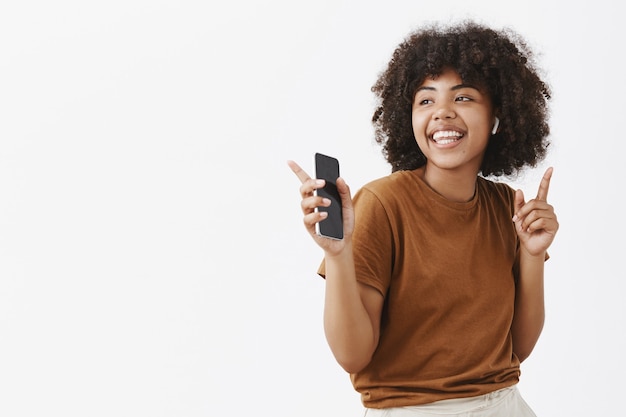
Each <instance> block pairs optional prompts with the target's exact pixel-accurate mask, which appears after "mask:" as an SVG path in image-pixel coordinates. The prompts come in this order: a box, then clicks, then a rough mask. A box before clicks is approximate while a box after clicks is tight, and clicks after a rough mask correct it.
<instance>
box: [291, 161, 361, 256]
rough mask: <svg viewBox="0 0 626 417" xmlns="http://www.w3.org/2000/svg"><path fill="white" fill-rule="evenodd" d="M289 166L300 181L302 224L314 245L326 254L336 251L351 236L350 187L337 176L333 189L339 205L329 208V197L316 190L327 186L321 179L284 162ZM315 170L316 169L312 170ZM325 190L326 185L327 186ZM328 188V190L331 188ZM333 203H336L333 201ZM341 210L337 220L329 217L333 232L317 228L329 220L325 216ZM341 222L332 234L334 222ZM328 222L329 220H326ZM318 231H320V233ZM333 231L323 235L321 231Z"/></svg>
mask: <svg viewBox="0 0 626 417" xmlns="http://www.w3.org/2000/svg"><path fill="white" fill-rule="evenodd" d="M287 164H288V165H289V168H291V170H292V171H293V173H294V174H296V176H297V177H298V179H299V180H300V183H301V185H300V195H301V196H302V201H301V208H302V212H303V214H304V219H303V220H304V226H305V228H306V230H307V231H308V232H309V234H310V235H311V236H312V237H313V239H314V240H315V241H316V242H317V244H318V245H319V246H320V247H321V248H322V249H323V250H324V251H325V252H328V253H329V254H337V253H339V252H341V250H342V249H343V248H344V247H345V244H346V241H347V240H349V239H350V238H351V236H352V231H353V230H354V210H353V209H352V197H351V196H350V188H349V187H348V185H347V184H346V182H345V181H344V180H343V178H341V177H338V178H337V179H336V184H335V185H336V191H337V193H338V196H339V199H340V201H341V203H340V204H341V206H340V207H335V210H330V207H331V206H332V205H333V201H332V197H329V196H328V195H327V194H325V193H323V192H320V190H323V189H324V187H325V186H326V185H327V184H326V182H327V181H326V180H324V179H321V178H319V179H314V178H311V177H310V176H309V175H308V174H307V173H306V172H305V171H304V170H303V169H302V168H301V167H300V166H299V165H298V164H297V163H296V162H294V161H288V162H287ZM316 170H317V171H319V168H318V169H316ZM327 189H328V188H327ZM331 191H332V189H331ZM335 204H336V203H335ZM337 213H341V219H340V220H341V221H339V222H338V221H337V219H333V220H334V222H333V223H332V225H334V226H335V227H334V229H335V230H334V231H333V230H330V231H328V230H327V229H328V228H325V227H321V226H322V224H323V223H325V222H330V219H329V216H333V215H335V216H336V215H337ZM341 223H343V233H342V235H341V236H340V234H338V233H336V232H337V230H336V225H337V224H341ZM328 224H329V225H331V223H328ZM330 229H333V227H331V228H330ZM320 232H321V233H320ZM325 232H326V233H328V234H333V235H334V236H331V237H327V236H324V233H325Z"/></svg>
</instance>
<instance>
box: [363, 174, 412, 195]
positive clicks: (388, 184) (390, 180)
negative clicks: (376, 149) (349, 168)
mask: <svg viewBox="0 0 626 417" xmlns="http://www.w3.org/2000/svg"><path fill="white" fill-rule="evenodd" d="M414 184H415V179H414V174H412V173H411V171H396V172H394V173H392V174H389V175H387V176H385V177H381V178H378V179H376V180H373V181H371V182H369V183H367V184H365V185H364V186H363V187H362V188H361V190H359V191H360V192H363V191H365V192H368V193H371V194H374V195H376V196H379V197H381V198H384V197H385V196H390V195H394V194H397V192H398V191H400V190H402V189H406V188H411V187H412V186H414Z"/></svg>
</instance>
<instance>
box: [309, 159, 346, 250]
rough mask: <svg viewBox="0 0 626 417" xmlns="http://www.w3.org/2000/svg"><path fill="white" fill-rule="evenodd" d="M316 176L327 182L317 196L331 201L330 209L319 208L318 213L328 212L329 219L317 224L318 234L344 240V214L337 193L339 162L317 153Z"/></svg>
mask: <svg viewBox="0 0 626 417" xmlns="http://www.w3.org/2000/svg"><path fill="white" fill-rule="evenodd" d="M315 176H316V178H319V179H323V180H325V181H326V185H325V186H324V188H320V189H318V190H317V195H318V196H320V197H325V198H328V199H329V200H330V201H331V203H330V206H329V207H318V208H317V210H318V211H326V212H328V217H327V218H326V219H325V220H322V221H321V222H319V223H318V224H317V234H319V235H321V236H326V237H330V238H333V239H343V213H342V209H341V197H339V191H337V178H339V161H337V159H335V158H333V157H330V156H327V155H323V154H320V153H316V154H315Z"/></svg>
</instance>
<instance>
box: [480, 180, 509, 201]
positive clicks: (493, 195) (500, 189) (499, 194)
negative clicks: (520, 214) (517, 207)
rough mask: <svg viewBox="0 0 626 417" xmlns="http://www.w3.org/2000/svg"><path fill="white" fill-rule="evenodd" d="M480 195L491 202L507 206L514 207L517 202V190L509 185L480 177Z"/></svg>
mask: <svg viewBox="0 0 626 417" xmlns="http://www.w3.org/2000/svg"><path fill="white" fill-rule="evenodd" d="M478 188H479V190H480V193H481V194H482V195H484V196H486V197H487V198H488V199H489V200H492V201H494V200H496V201H498V200H499V201H501V202H503V203H504V204H506V205H512V204H513V201H514V200H515V190H514V189H513V188H511V187H510V186H509V185H508V184H505V183H503V182H497V181H493V180H489V179H486V178H483V177H478Z"/></svg>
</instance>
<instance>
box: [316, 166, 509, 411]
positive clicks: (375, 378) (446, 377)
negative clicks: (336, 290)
mask: <svg viewBox="0 0 626 417" xmlns="http://www.w3.org/2000/svg"><path fill="white" fill-rule="evenodd" d="M418 173H419V170H417V171H398V172H396V173H393V174H391V175H389V176H387V177H384V178H381V179H379V180H376V181H373V182H371V183H369V184H367V185H366V186H364V187H363V188H362V189H361V190H359V192H358V193H357V194H356V195H355V197H354V206H355V216H356V217H355V219H356V228H355V231H354V235H353V245H354V256H355V265H356V271H357V279H358V280H359V281H360V282H362V283H364V284H367V285H370V286H372V287H374V288H376V289H377V290H378V291H380V292H381V294H383V295H384V297H385V303H384V307H383V312H382V320H381V329H380V342H379V345H378V347H377V349H376V351H375V353H374V355H373V357H372V360H371V362H370V363H369V364H368V365H367V366H366V367H365V369H363V370H362V371H360V372H358V373H356V374H352V375H351V379H352V383H353V385H354V388H355V389H356V390H357V391H358V392H359V393H360V394H361V399H362V401H363V404H364V405H365V406H366V407H370V408H387V407H400V406H407V405H418V404H425V403H430V402H434V401H439V400H444V399H448V398H459V397H472V396H476V395H482V394H486V393H488V392H491V391H494V390H497V389H500V388H504V387H507V386H510V385H513V384H515V383H517V381H518V379H519V374H520V369H519V365H520V363H519V360H518V359H517V357H516V356H515V354H514V353H513V349H512V339H511V331H510V329H511V322H512V319H513V306H514V297H515V276H516V275H517V272H516V271H517V249H518V239H517V234H516V232H515V229H514V224H513V222H512V221H511V218H512V217H513V200H514V192H513V190H512V189H511V188H510V187H508V186H507V185H505V184H501V183H495V182H492V181H488V180H486V179H484V178H480V177H479V178H478V181H477V188H476V193H475V195H474V197H473V199H472V200H471V201H469V202H466V203H457V202H452V201H449V200H447V199H445V198H444V197H442V196H441V195H439V194H437V193H436V192H435V191H434V190H432V189H431V188H430V187H429V186H428V185H427V184H426V183H425V182H424V181H423V180H422V179H421V177H420V176H419V175H418ZM319 272H320V273H321V274H322V275H323V274H324V265H322V266H321V268H320V271H319Z"/></svg>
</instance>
